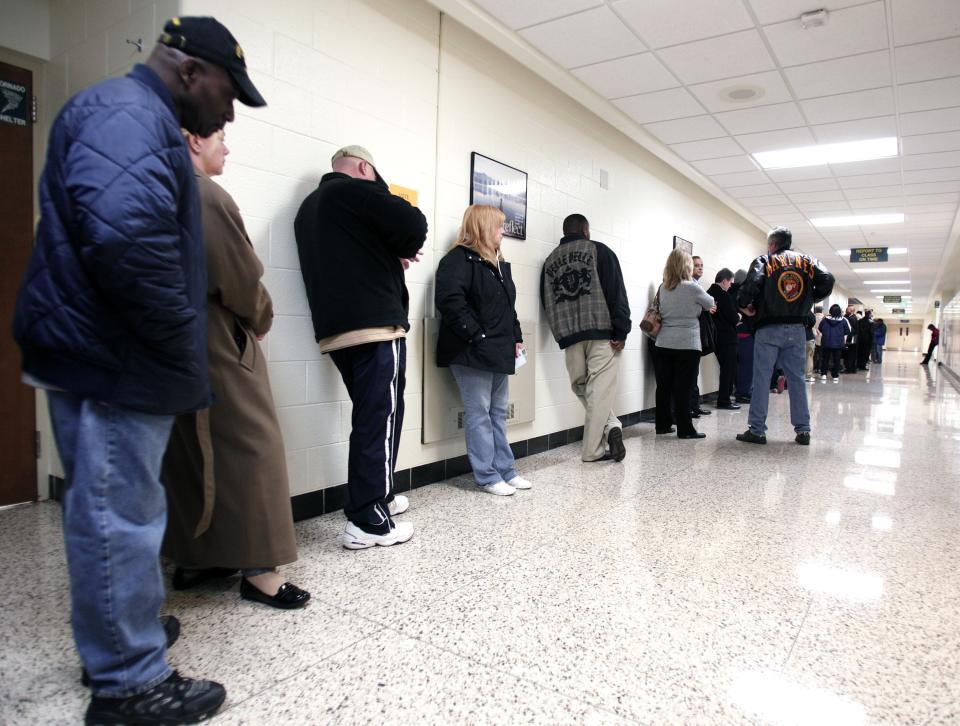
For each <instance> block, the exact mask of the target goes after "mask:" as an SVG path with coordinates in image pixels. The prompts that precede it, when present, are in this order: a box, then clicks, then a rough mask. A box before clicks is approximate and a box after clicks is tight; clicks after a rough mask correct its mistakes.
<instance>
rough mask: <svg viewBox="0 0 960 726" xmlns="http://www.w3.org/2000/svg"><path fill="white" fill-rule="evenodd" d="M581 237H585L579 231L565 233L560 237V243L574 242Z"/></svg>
mask: <svg viewBox="0 0 960 726" xmlns="http://www.w3.org/2000/svg"><path fill="white" fill-rule="evenodd" d="M581 239H586V237H584V236H583V235H582V234H580V233H579V232H578V233H577V234H565V235H563V237H561V238H560V244H564V243H565V242H576V241H577V240H581Z"/></svg>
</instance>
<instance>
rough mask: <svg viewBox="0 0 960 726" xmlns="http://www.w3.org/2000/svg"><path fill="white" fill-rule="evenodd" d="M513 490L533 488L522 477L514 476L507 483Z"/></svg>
mask: <svg viewBox="0 0 960 726" xmlns="http://www.w3.org/2000/svg"><path fill="white" fill-rule="evenodd" d="M507 484H509V485H510V486H512V487H513V488H514V489H529V488H530V487H532V486H533V484H531V483H530V482H528V481H527V480H526V479H524V478H523V477H522V476H515V477H513V479H511V480H510V481H508V482H507Z"/></svg>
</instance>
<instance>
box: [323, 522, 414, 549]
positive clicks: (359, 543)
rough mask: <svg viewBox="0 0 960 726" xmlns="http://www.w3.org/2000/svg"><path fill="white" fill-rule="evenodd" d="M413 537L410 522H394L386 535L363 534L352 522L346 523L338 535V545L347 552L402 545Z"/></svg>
mask: <svg viewBox="0 0 960 726" xmlns="http://www.w3.org/2000/svg"><path fill="white" fill-rule="evenodd" d="M411 537H413V525H412V524H411V523H410V522H394V523H393V529H391V530H390V532H389V533H388V534H370V533H369V532H364V531H363V530H362V529H360V528H359V527H358V526H357V525H355V524H354V523H353V522H347V526H346V527H344V528H343V534H342V535H340V543H341V544H342V545H343V546H344V547H346V548H347V549H348V550H365V549H367V548H368V547H374V546H380V547H389V546H390V545H395V544H402V543H404V542H406V541H407V540H408V539H410V538H411Z"/></svg>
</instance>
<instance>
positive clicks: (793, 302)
mask: <svg viewBox="0 0 960 726" xmlns="http://www.w3.org/2000/svg"><path fill="white" fill-rule="evenodd" d="M792 243H793V235H792V234H791V233H790V230H789V229H787V228H786V227H777V228H776V229H773V230H771V231H770V233H769V234H768V235H767V254H765V255H760V256H759V257H758V258H756V259H755V260H754V261H753V263H752V264H751V265H750V271H749V272H748V273H747V279H746V280H744V282H743V285H741V286H740V290H739V292H738V302H739V304H740V310H741V312H742V313H743V314H744V315H746V316H749V317H751V318H753V319H754V320H755V321H756V322H755V324H756V335H755V338H754V349H753V397H752V398H751V401H750V415H749V417H748V419H747V420H748V423H749V425H750V428H749V429H747V430H746V431H745V432H744V433H742V434H737V440H738V441H745V442H747V443H750V444H765V443H767V437H766V432H767V406H768V404H769V401H770V386H769V381H770V376H771V375H772V374H773V370H774V368H775V367H776V368H782V369H783V372H784V375H785V376H786V378H787V390H788V391H789V392H790V422H791V423H792V424H793V429H794V431H796V433H797V436H796V439H795V441H796V442H797V443H798V444H800V445H802V446H809V445H810V409H809V408H808V407H807V391H806V387H805V386H804V385H803V376H804V363H805V360H806V345H807V340H806V332H805V329H804V320H805V319H806V318H807V316H808V315H809V314H810V308H811V306H812V305H813V303H815V302H819V301H820V300H823V299H824V298H826V297H828V296H829V295H830V293H831V292H832V291H833V282H834V279H833V275H831V274H830V273H829V272H827V270H826V268H825V267H824V266H823V265H822V264H820V261H819V260H817V259H815V258H813V257H810V256H809V255H804V254H802V253H800V252H795V251H793V250H791V249H790V246H791V244H792Z"/></svg>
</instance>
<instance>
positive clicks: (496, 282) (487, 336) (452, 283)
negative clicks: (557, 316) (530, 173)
mask: <svg viewBox="0 0 960 726" xmlns="http://www.w3.org/2000/svg"><path fill="white" fill-rule="evenodd" d="M505 219H506V217H505V216H504V214H503V212H501V211H500V210H499V209H496V208H495V207H491V206H486V205H480V204H474V205H473V206H470V207H468V208H467V211H466V212H465V213H464V215H463V224H462V225H461V226H460V233H459V234H458V235H457V239H456V241H455V242H454V246H453V249H451V250H450V251H449V252H448V253H447V254H446V255H444V257H443V259H442V260H440V264H439V266H438V267H437V282H436V295H435V300H436V305H437V312H438V313H439V314H440V317H441V321H440V334H439V336H438V337H437V366H438V367H446V366H449V367H450V371H451V372H452V373H453V377H454V379H456V381H457V387H458V388H459V389H460V398H461V399H462V400H463V407H464V435H465V438H466V440H467V456H468V458H469V459H470V466H471V468H472V469H473V477H474V480H475V481H476V483H477V486H478V487H480V489H481V490H482V491H485V492H488V493H490V494H497V495H501V496H507V495H510V494H513V493H514V492H516V490H517V489H529V488H530V486H531V485H530V482H528V481H527V480H526V479H524V478H523V477H522V476H520V475H519V474H517V470H516V468H515V462H514V457H513V450H512V449H511V448H510V443H509V442H508V441H507V403H508V401H509V389H508V386H509V383H508V380H509V379H508V376H511V375H513V374H514V373H515V372H516V367H517V360H518V359H519V358H520V356H521V355H522V353H523V335H522V333H521V331H520V321H519V320H518V319H517V311H516V308H515V305H516V301H517V289H516V287H515V286H514V284H513V276H512V275H511V273H510V263H509V262H506V261H505V260H504V259H503V253H502V252H501V250H500V243H501V241H502V240H503V222H504V220H505Z"/></svg>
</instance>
